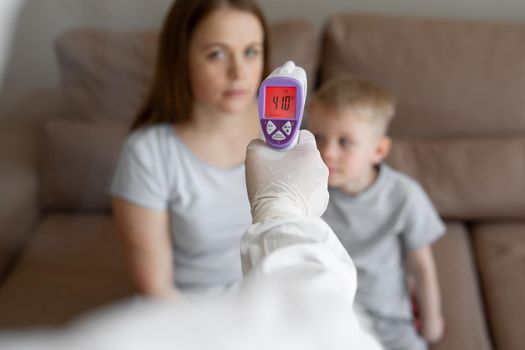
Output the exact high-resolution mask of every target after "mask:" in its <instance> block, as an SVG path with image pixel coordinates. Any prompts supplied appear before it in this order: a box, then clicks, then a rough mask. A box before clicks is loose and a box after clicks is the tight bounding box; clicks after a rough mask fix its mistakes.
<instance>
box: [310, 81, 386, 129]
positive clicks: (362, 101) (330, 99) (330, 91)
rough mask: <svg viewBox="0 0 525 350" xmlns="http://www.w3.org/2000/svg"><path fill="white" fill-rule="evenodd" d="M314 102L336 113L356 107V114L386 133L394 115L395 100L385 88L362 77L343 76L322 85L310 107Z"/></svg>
mask: <svg viewBox="0 0 525 350" xmlns="http://www.w3.org/2000/svg"><path fill="white" fill-rule="evenodd" d="M315 104H321V105H322V106H324V107H327V108H329V109H334V110H335V111H338V112H341V111H344V110H346V109H348V108H351V109H357V110H359V111H360V112H363V113H356V115H358V116H359V117H361V118H363V119H365V120H367V121H370V122H371V123H373V124H376V125H377V126H378V128H380V131H381V133H382V134H385V133H386V130H387V129H388V125H389V124H390V121H391V120H392V118H393V117H394V113H395V104H396V101H395V97H394V95H393V94H392V93H391V92H390V91H389V90H387V89H386V88H383V87H381V86H379V85H376V84H375V83H373V82H371V81H368V80H365V79H361V78H357V77H352V76H344V77H340V78H335V79H332V80H330V81H328V82H327V83H325V84H323V85H322V86H321V87H320V88H319V89H318V90H317V92H316V93H315V94H314V96H313V97H312V99H311V101H310V106H312V105H315Z"/></svg>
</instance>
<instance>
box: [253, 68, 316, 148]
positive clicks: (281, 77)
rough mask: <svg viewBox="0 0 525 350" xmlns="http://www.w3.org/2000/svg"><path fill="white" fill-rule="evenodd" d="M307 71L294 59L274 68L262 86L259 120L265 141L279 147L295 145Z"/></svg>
mask: <svg viewBox="0 0 525 350" xmlns="http://www.w3.org/2000/svg"><path fill="white" fill-rule="evenodd" d="M306 84H307V83H306V73H305V71H304V69H302V68H301V67H297V66H296V65H295V63H293V62H292V61H288V62H286V63H285V64H284V65H283V66H282V67H279V68H277V69H276V70H274V71H273V72H272V73H271V74H270V75H269V76H268V77H267V78H266V79H265V80H264V81H263V82H262V84H261V87H260V88H259V120H260V122H261V128H262V132H263V136H264V139H265V140H266V143H267V144H268V145H269V146H270V147H272V148H274V149H277V150H283V151H284V150H287V149H290V148H292V147H294V146H295V144H296V143H297V136H298V133H299V128H300V126H301V121H302V119H303V111H304V104H305V100H306Z"/></svg>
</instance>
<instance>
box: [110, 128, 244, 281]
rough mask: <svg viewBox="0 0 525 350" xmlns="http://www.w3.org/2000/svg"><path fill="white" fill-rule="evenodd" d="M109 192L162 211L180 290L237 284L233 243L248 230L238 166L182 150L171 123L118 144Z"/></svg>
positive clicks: (139, 132) (238, 275) (238, 267)
mask: <svg viewBox="0 0 525 350" xmlns="http://www.w3.org/2000/svg"><path fill="white" fill-rule="evenodd" d="M111 194H112V195H113V196H116V197H120V198H123V199H125V200H127V201H130V202H132V203H134V204H136V205H139V206H142V207H145V208H150V209H156V210H168V212H169V217H170V231H171V235H172V245H173V247H172V249H173V256H174V261H173V264H174V283H175V285H176V286H177V287H178V288H179V289H181V290H183V291H184V290H188V291H191V290H206V289H210V290H213V289H227V288H229V286H231V285H235V284H236V283H237V282H239V281H240V279H241V277H242V273H241V262H240V239H241V236H242V235H243V233H244V232H245V231H246V230H247V229H248V228H249V227H250V224H251V214H250V205H249V202H248V196H247V193H246V185H245V174H244V164H242V165H239V166H236V167H233V168H229V169H228V168H226V169H224V168H218V167H214V166H212V165H209V164H207V163H205V162H204V161H201V160H200V159H198V158H197V157H196V156H195V155H194V154H193V153H192V152H191V151H190V150H189V149H188V148H187V147H186V146H185V145H184V143H183V142H182V141H181V139H180V138H179V137H178V136H177V135H176V133H175V129H174V127H173V126H172V125H171V124H159V125H155V126H151V127H148V128H144V129H140V130H137V131H135V132H133V133H132V134H131V135H130V136H129V137H128V139H127V140H126V141H125V143H124V145H123V147H122V150H121V154H120V157H119V160H118V162H117V165H116V169H115V172H114V175H113V179H112V182H111Z"/></svg>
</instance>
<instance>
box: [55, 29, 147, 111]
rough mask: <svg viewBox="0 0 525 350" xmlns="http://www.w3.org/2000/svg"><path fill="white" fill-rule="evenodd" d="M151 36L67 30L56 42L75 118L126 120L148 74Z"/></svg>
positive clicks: (138, 101)
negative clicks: (75, 112)
mask: <svg viewBox="0 0 525 350" xmlns="http://www.w3.org/2000/svg"><path fill="white" fill-rule="evenodd" d="M156 42H157V35H156V34H155V33H131V32H110V31H96V30H80V29H77V30H72V31H68V32H65V33H64V34H62V35H61V36H60V37H59V38H58V39H57V41H56V44H55V47H56V53H57V58H58V65H59V69H60V75H61V80H62V87H63V90H64V92H65V95H66V99H67V102H68V103H69V105H70V106H69V108H70V109H72V110H75V111H77V112H78V113H79V114H77V116H78V117H81V118H87V119H92V120H93V119H94V120H101V119H102V120H121V121H122V120H130V119H131V118H133V117H134V116H135V114H136V111H137V109H138V108H139V107H140V104H141V103H142V100H143V99H144V96H145V95H146V93H147V86H148V84H149V82H150V80H151V77H152V74H153V67H154V63H155V50H156Z"/></svg>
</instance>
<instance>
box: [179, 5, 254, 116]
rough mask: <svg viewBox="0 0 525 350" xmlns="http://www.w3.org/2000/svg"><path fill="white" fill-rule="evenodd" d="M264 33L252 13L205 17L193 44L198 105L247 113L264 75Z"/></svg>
mask: <svg viewBox="0 0 525 350" xmlns="http://www.w3.org/2000/svg"><path fill="white" fill-rule="evenodd" d="M263 39H264V32H263V27H262V25H261V23H260V22H259V19H258V18H257V17H256V16H254V15H253V14H251V13H249V12H244V11H239V10H235V9H228V8H225V9H220V10H217V11H214V12H212V13H211V14H210V15H208V16H206V17H205V18H204V19H203V20H202V21H201V23H200V24H199V25H198V26H197V28H196V29H195V32H194V34H193V37H192V39H191V42H190V50H189V69H190V81H191V87H192V92H193V96H194V99H195V104H197V105H201V106H203V107H205V108H206V109H211V110H215V111H217V112H223V113H239V112H244V111H246V110H247V108H248V107H249V106H251V104H253V103H254V101H255V96H256V92H257V89H258V87H259V84H260V80H261V76H262V71H263Z"/></svg>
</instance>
